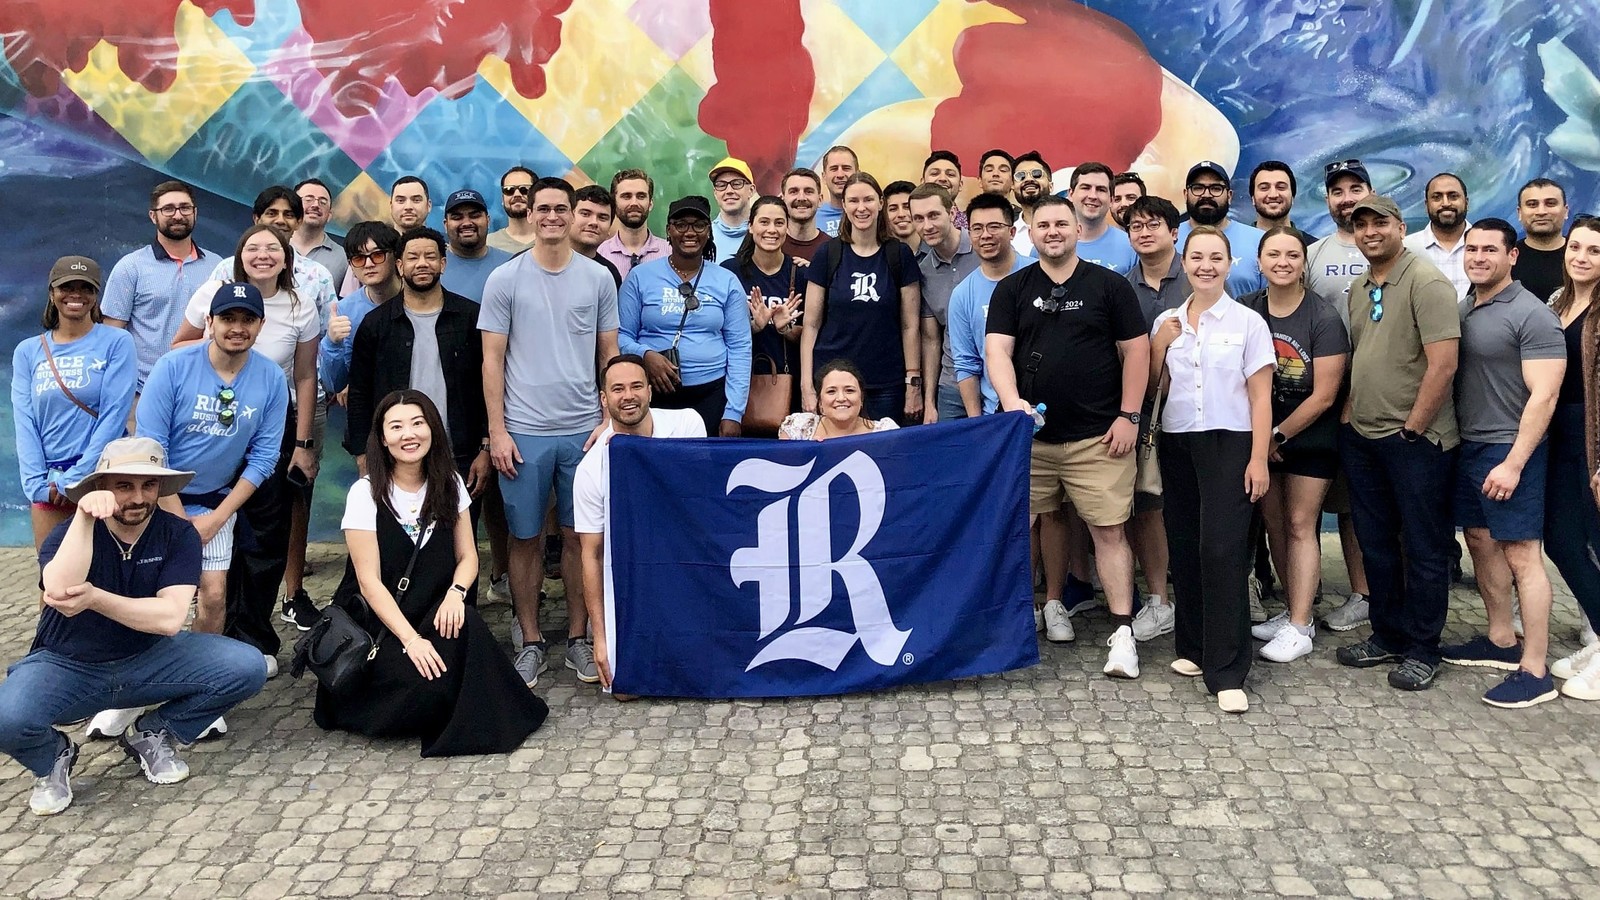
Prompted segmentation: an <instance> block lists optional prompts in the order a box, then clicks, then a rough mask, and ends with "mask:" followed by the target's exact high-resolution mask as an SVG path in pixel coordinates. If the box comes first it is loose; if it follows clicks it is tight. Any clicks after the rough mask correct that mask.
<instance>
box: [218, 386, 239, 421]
mask: <svg viewBox="0 0 1600 900" xmlns="http://www.w3.org/2000/svg"><path fill="white" fill-rule="evenodd" d="M217 404H218V405H219V406H221V407H222V408H221V409H220V410H218V412H217V421H218V422H221V423H222V425H223V426H224V427H227V426H229V425H232V424H233V419H234V410H233V408H234V407H235V406H238V405H239V403H238V395H236V394H235V393H234V392H233V388H231V387H227V386H223V387H220V388H217Z"/></svg>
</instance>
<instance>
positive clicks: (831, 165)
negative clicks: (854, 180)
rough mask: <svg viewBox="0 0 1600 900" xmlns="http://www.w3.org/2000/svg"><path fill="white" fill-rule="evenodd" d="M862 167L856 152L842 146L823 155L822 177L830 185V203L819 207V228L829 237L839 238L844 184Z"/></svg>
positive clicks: (829, 149) (817, 218) (833, 148)
mask: <svg viewBox="0 0 1600 900" xmlns="http://www.w3.org/2000/svg"><path fill="white" fill-rule="evenodd" d="M860 165H861V163H860V161H859V160H858V159H857V158H856V152H855V151H854V150H851V149H850V148H849V147H846V146H844V145H842V144H840V145H837V146H833V147H829V148H828V152H827V153H824V154H822V177H824V178H826V179H827V183H828V202H827V203H824V204H822V205H821V206H818V207H817V213H816V221H817V227H818V228H819V229H821V230H822V233H823V234H826V235H827V236H828V237H838V236H839V221H840V220H841V219H843V218H844V183H845V182H846V181H849V180H850V176H851V175H854V174H855V173H856V169H857V168H858V167H859V166H860Z"/></svg>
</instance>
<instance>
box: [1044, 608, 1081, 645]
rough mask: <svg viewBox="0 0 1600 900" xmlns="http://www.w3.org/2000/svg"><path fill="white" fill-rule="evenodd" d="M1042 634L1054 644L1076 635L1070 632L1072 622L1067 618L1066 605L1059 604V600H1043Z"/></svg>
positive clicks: (1065, 641) (1063, 642) (1061, 642)
mask: <svg viewBox="0 0 1600 900" xmlns="http://www.w3.org/2000/svg"><path fill="white" fill-rule="evenodd" d="M1044 636H1045V639H1046V640H1048V641H1051V642H1052V643H1056V644H1065V643H1067V642H1068V641H1071V640H1072V639H1074V638H1076V637H1077V635H1076V634H1073V632H1072V623H1071V622H1070V621H1068V620H1067V610H1066V607H1064V606H1062V605H1061V601H1060V600H1046V601H1045V602H1044Z"/></svg>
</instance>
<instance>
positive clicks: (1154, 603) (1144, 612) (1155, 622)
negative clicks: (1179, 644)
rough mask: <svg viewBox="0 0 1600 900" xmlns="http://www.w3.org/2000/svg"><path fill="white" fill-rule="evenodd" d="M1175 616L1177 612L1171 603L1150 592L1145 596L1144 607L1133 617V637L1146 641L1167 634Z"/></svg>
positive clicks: (1170, 629)
mask: <svg viewBox="0 0 1600 900" xmlns="http://www.w3.org/2000/svg"><path fill="white" fill-rule="evenodd" d="M1177 617H1178V612H1177V610H1175V609H1173V607H1172V604H1171V603H1168V602H1166V601H1165V600H1162V599H1161V598H1160V597H1157V596H1156V595H1154V594H1151V595H1150V596H1149V597H1146V598H1145V601H1144V608H1143V609H1141V610H1139V614H1138V615H1137V616H1134V617H1133V639H1134V640H1136V641H1148V640H1151V639H1153V638H1158V637H1160V636H1162V635H1163V634H1169V633H1171V631H1172V626H1173V622H1174V620H1176V619H1177Z"/></svg>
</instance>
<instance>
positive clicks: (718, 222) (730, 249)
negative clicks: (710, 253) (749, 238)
mask: <svg viewBox="0 0 1600 900" xmlns="http://www.w3.org/2000/svg"><path fill="white" fill-rule="evenodd" d="M749 232H750V225H749V223H741V224H740V225H737V226H730V225H725V224H723V221H722V218H721V217H720V216H719V217H717V218H715V219H712V220H711V245H712V246H714V247H716V248H717V262H719V263H721V262H726V261H727V260H730V259H733V255H734V254H735V253H738V252H739V245H740V244H742V243H744V236H745V235H746V234H748V233H749Z"/></svg>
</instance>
